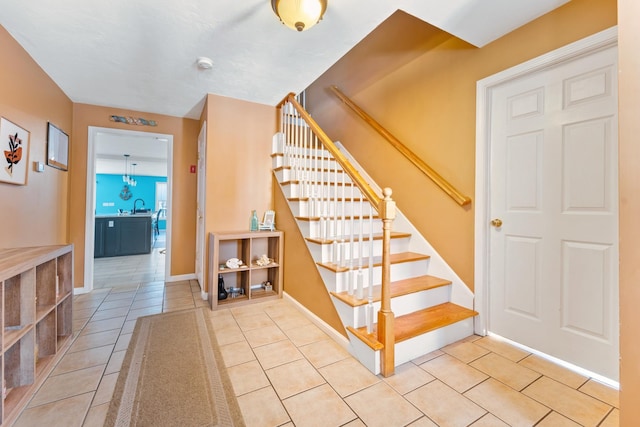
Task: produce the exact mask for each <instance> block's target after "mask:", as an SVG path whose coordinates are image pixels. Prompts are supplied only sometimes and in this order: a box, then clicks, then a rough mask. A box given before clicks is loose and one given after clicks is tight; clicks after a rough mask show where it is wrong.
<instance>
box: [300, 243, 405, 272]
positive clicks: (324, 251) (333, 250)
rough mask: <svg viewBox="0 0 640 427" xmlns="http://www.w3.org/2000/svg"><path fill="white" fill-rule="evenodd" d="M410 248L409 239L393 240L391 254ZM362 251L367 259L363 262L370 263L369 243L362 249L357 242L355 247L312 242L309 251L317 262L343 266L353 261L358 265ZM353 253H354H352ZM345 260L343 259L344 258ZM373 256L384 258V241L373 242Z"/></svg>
mask: <svg viewBox="0 0 640 427" xmlns="http://www.w3.org/2000/svg"><path fill="white" fill-rule="evenodd" d="M408 247H409V238H401V239H391V248H390V249H391V253H392V254H393V253H399V252H406V251H407V250H408ZM361 249H362V254H363V255H362V256H363V258H365V259H364V260H363V262H365V263H366V262H368V257H369V242H368V241H366V242H365V243H364V247H361V246H360V245H359V244H358V242H357V241H355V242H354V244H353V245H350V244H349V241H348V240H347V241H345V242H344V243H343V242H337V243H336V244H333V243H328V244H324V245H320V244H317V243H313V242H310V243H309V250H310V251H311V255H312V256H313V259H314V260H315V261H319V262H323V263H324V262H333V263H336V264H340V265H343V266H347V265H349V260H351V259H353V263H354V265H358V263H359V259H358V258H359V256H360V251H361ZM352 251H353V253H352ZM343 256H344V258H341V257H343ZM373 256H374V257H375V256H382V240H374V241H373Z"/></svg>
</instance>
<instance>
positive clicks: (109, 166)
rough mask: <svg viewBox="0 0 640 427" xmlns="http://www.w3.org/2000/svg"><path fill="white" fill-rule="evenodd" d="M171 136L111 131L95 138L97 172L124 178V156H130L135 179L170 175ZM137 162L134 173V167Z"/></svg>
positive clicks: (106, 131) (130, 169) (131, 170)
mask: <svg viewBox="0 0 640 427" xmlns="http://www.w3.org/2000/svg"><path fill="white" fill-rule="evenodd" d="M171 139H172V136H171V135H162V134H153V133H146V132H137V131H121V130H117V129H108V130H105V131H99V132H97V133H96V136H95V145H94V151H95V158H96V166H95V170H96V173H104V174H115V175H122V174H124V172H125V158H124V154H129V160H128V163H129V173H132V172H135V174H134V175H135V176H141V175H145V176H167V158H168V146H169V142H168V141H169V140H171ZM133 163H136V166H135V170H134V169H133V168H132V167H131V165H132V164H133Z"/></svg>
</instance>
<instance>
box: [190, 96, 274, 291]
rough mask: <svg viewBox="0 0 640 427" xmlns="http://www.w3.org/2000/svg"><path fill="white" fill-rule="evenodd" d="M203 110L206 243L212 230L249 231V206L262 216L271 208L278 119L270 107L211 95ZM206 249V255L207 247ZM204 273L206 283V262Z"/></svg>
mask: <svg viewBox="0 0 640 427" xmlns="http://www.w3.org/2000/svg"><path fill="white" fill-rule="evenodd" d="M205 114H206V115H203V117H206V121H207V154H206V157H207V166H206V168H207V180H206V181H207V183H206V192H207V201H206V212H205V216H206V218H205V230H206V236H207V241H208V238H209V237H208V236H209V233H210V232H212V231H243V230H246V231H249V226H250V222H249V219H250V216H251V211H252V210H254V209H255V210H256V211H257V212H258V217H259V218H260V219H262V215H263V214H264V211H266V210H268V209H273V192H272V186H271V180H272V176H271V156H270V155H271V139H272V137H273V135H274V134H275V132H276V129H277V127H276V123H277V121H276V109H275V108H274V107H273V106H269V105H264V104H256V103H252V102H247V101H242V100H238V99H232V98H226V97H223V96H218V95H212V94H209V95H208V96H207V102H206V108H205ZM277 221H278V213H277V212H276V223H277ZM206 253H207V257H206V258H205V259H208V253H209V251H208V248H207V250H206ZM245 261H246V260H245ZM205 264H206V263H205ZM205 277H206V278H207V279H205V283H207V284H208V266H206V265H205ZM207 289H208V285H207Z"/></svg>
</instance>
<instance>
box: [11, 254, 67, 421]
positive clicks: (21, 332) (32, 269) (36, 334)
mask: <svg viewBox="0 0 640 427" xmlns="http://www.w3.org/2000/svg"><path fill="white" fill-rule="evenodd" d="M72 294H73V245H58V246H40V247H33V248H15V249H0V297H1V301H2V303H1V304H0V324H1V327H2V334H0V349H1V353H0V366H1V369H0V393H2V394H0V396H2V399H1V404H0V425H10V424H11V423H12V422H14V421H15V418H16V416H17V415H18V413H19V412H20V410H21V409H22V408H23V407H24V405H26V403H27V401H28V400H29V398H30V397H31V395H32V394H33V393H34V392H35V390H36V388H37V387H38V386H39V385H40V384H41V383H42V382H43V381H44V379H45V378H46V376H47V375H48V374H49V372H50V371H51V369H53V367H54V366H55V363H56V362H57V360H58V359H59V357H61V355H62V354H63V353H64V350H66V348H67V347H68V346H69V345H70V344H71V338H72V334H73V323H72V320H73V319H72V315H73V295H72ZM4 387H6V392H5V389H4ZM5 393H6V394H5Z"/></svg>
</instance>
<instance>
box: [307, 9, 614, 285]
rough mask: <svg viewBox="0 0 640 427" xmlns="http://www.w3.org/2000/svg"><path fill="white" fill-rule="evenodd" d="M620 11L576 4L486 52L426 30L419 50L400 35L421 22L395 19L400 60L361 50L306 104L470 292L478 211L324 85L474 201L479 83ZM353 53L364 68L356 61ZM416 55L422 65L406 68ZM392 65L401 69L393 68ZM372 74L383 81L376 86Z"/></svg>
mask: <svg viewBox="0 0 640 427" xmlns="http://www.w3.org/2000/svg"><path fill="white" fill-rule="evenodd" d="M616 12H617V10H616V1H615V0H573V1H571V2H570V3H568V4H567V5H566V6H564V7H562V8H560V9H557V10H556V11H554V12H551V13H549V14H547V15H545V16H543V17H541V18H539V19H537V20H536V21H533V22H532V23H530V24H528V25H526V26H524V27H522V28H520V29H518V30H516V31H514V32H512V33H510V34H508V35H506V36H504V37H502V38H501V39H499V40H497V41H495V42H493V43H491V44H489V45H487V46H485V47H483V48H481V49H478V48H475V47H473V46H471V45H469V44H467V43H465V42H463V41H461V40H459V39H457V38H455V37H452V36H450V35H448V34H446V33H444V32H441V31H437V32H436V33H433V34H430V31H431V32H433V29H432V27H429V26H428V25H427V24H424V25H425V26H426V27H427V29H423V30H422V31H423V33H424V34H425V35H426V36H429V35H430V37H431V38H430V41H428V40H424V41H423V42H422V43H420V42H419V40H418V41H416V40H415V39H413V38H411V37H412V36H411V34H412V32H407V36H406V37H407V40H403V39H402V38H400V37H399V36H398V34H403V32H402V31H399V30H397V29H398V28H404V27H409V26H411V27H414V26H415V25H416V23H415V21H416V19H415V18H413V17H410V16H408V15H404V14H400V15H397V16H394V18H393V19H398V20H399V21H398V22H395V23H393V22H391V23H385V24H382V25H381V26H380V27H379V30H380V31H385V34H386V33H387V32H388V34H391V35H392V36H393V37H394V42H395V44H396V45H397V46H398V51H399V52H398V53H397V54H395V55H394V54H392V53H391V52H392V51H391V50H389V49H388V47H387V46H383V47H382V48H381V47H380V45H379V44H378V45H372V44H365V45H364V46H359V47H356V48H354V49H353V50H352V51H351V52H350V53H348V54H347V55H346V56H345V57H344V58H342V59H341V60H340V61H339V63H338V64H336V65H335V66H334V67H332V68H331V69H329V70H328V71H327V72H326V73H325V74H324V75H323V76H321V77H320V78H319V79H318V80H317V81H316V82H314V84H313V85H311V87H310V88H309V89H308V91H307V95H308V98H307V107H308V109H309V110H310V112H311V113H312V115H313V116H314V118H315V119H316V121H318V123H319V124H320V125H321V126H322V127H323V129H324V130H325V131H326V132H327V134H328V135H329V136H330V137H331V138H333V139H334V140H339V141H342V142H343V143H344V144H345V146H346V147H347V148H348V149H349V151H351V153H352V154H353V155H354V156H355V158H356V159H358V161H359V162H360V163H361V164H362V165H363V166H364V167H365V169H366V170H367V172H368V173H369V174H371V176H372V177H373V178H374V179H375V180H376V182H377V183H378V184H379V185H381V186H382V187H391V188H392V189H393V197H394V199H395V200H396V201H397V203H398V208H399V209H400V210H402V211H403V212H404V213H405V214H406V215H407V216H408V218H409V219H410V220H411V221H412V222H413V224H414V225H415V226H416V227H417V228H418V229H419V230H420V231H421V233H422V234H423V235H424V236H425V237H426V238H427V239H428V240H429V241H430V242H431V244H432V245H433V246H434V247H435V248H436V249H437V250H438V252H439V253H440V254H441V255H442V256H443V257H444V258H445V260H446V261H447V262H448V263H449V264H450V265H451V267H452V268H453V269H454V270H455V271H456V272H457V273H458V275H459V276H460V277H461V278H462V280H463V281H464V282H465V283H467V284H468V286H469V287H470V288H471V289H472V290H473V274H474V208H473V205H472V206H471V207H470V208H462V207H460V206H458V205H457V204H456V203H454V202H453V201H452V200H451V199H450V198H449V197H448V196H446V195H445V193H443V192H442V191H441V190H439V189H438V188H437V187H436V186H435V185H434V184H433V183H432V182H431V181H430V180H429V179H428V178H426V177H425V176H423V175H421V173H420V172H418V171H417V170H416V169H415V168H414V167H412V166H411V165H410V164H409V162H408V161H407V160H406V159H404V158H403V157H402V156H401V155H400V154H399V153H398V152H397V151H395V150H394V149H393V148H391V147H390V145H389V144H388V143H387V142H385V141H383V140H382V139H381V137H379V136H378V135H377V134H376V133H375V132H374V131H372V130H371V129H370V128H369V127H368V126H367V125H366V124H364V122H363V121H362V120H360V119H358V118H357V117H356V116H355V115H354V114H352V113H350V112H348V111H347V109H346V107H344V106H342V105H341V103H340V102H339V101H338V100H337V98H335V97H334V96H333V95H331V94H329V93H328V91H327V90H326V88H327V87H328V86H329V85H332V84H336V85H337V86H338V87H340V88H341V89H342V90H343V92H345V93H346V94H347V95H348V96H350V97H351V98H352V99H353V100H354V101H355V102H356V103H357V104H359V105H360V106H361V107H362V108H363V109H365V110H366V111H367V112H369V114H371V116H373V117H374V118H375V119H377V120H378V121H379V122H380V123H381V124H382V125H383V126H385V127H386V128H387V129H388V130H389V131H390V132H391V133H393V134H394V135H395V136H396V137H398V138H399V139H400V140H401V141H403V143H405V144H406V145H407V146H408V147H409V148H410V149H411V150H412V151H413V152H414V153H416V154H417V155H418V156H419V157H420V158H422V159H423V160H424V161H426V162H427V163H428V164H429V165H430V166H432V167H433V168H434V169H435V170H436V171H438V172H439V173H440V174H441V175H442V176H444V177H445V178H446V179H447V180H449V181H450V182H451V183H452V184H453V185H454V186H455V187H457V188H458V189H459V190H460V191H461V192H462V193H464V194H466V195H469V196H470V197H472V198H473V196H474V191H475V189H474V188H475V187H474V186H475V155H474V154H475V131H476V128H475V126H476V123H475V115H476V104H475V102H476V97H475V95H476V81H477V80H480V79H482V78H484V77H487V76H489V75H492V74H494V73H496V72H499V71H501V70H504V69H506V68H509V67H511V66H514V65H517V64H519V63H521V62H523V61H526V60H528V59H531V58H534V57H536V56H539V55H541V54H543V53H546V52H548V51H550V50H553V49H555V48H558V47H561V46H563V45H566V44H568V43H571V42H573V41H575V40H579V39H581V38H583V37H586V36H588V35H591V34H594V33H596V32H598V31H601V30H604V29H606V28H609V27H611V26H613V25H615V24H616V21H617V17H616ZM403 15H404V16H403ZM394 29H395V31H394ZM376 31H378V30H376ZM378 37H379V38H380V40H384V37H380V36H378ZM368 38H369V37H368ZM361 49H362V50H364V52H363V51H362V50H361ZM412 51H413V52H414V53H413V56H412V54H411V52H412ZM351 55H354V56H356V57H358V58H359V61H357V62H355V63H354V61H353V60H351V59H350V57H351ZM411 57H414V58H415V59H413V60H412V61H411V62H408V63H407V59H408V58H411ZM381 58H384V59H385V60H386V62H385V70H384V72H380V71H379V70H377V68H376V67H377V66H378V65H377V64H378V62H382V61H380V59H381ZM390 61H395V62H396V63H397V64H398V66H397V67H395V68H394V67H391V66H390V65H389V62H390ZM385 73H386V74H385ZM370 74H376V75H378V77H379V78H377V79H376V80H375V81H371V79H370V78H369V75H370ZM363 82H365V83H363ZM381 165H384V167H381Z"/></svg>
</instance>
